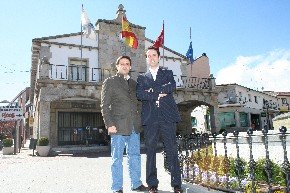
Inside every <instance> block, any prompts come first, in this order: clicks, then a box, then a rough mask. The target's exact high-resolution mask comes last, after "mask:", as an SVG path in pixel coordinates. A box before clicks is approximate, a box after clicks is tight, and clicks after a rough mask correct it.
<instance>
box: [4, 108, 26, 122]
mask: <svg viewBox="0 0 290 193" xmlns="http://www.w3.org/2000/svg"><path fill="white" fill-rule="evenodd" d="M23 118H24V116H23V110H22V108H21V107H13V106H3V107H0V121H17V120H21V119H23Z"/></svg>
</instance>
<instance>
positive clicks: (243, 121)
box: [240, 112, 249, 127]
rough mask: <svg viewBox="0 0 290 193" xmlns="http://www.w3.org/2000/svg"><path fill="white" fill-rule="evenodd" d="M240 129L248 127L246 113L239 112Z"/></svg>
mask: <svg viewBox="0 0 290 193" xmlns="http://www.w3.org/2000/svg"><path fill="white" fill-rule="evenodd" d="M240 125H241V127H249V119H248V113H244V112H240Z"/></svg>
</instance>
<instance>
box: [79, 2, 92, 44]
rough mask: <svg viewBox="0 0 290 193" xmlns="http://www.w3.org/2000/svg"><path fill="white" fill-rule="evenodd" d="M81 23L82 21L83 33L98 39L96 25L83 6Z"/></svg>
mask: <svg viewBox="0 0 290 193" xmlns="http://www.w3.org/2000/svg"><path fill="white" fill-rule="evenodd" d="M81 23H82V31H83V34H85V35H86V37H87V38H90V39H94V40H95V39H96V33H95V28H94V25H93V24H92V23H91V21H90V19H89V17H88V14H87V12H86V11H85V10H84V8H82V14H81Z"/></svg>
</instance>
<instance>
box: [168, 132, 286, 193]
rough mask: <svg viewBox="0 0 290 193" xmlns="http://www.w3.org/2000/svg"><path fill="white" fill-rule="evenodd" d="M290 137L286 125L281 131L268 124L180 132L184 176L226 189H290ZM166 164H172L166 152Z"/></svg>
mask: <svg viewBox="0 0 290 193" xmlns="http://www.w3.org/2000/svg"><path fill="white" fill-rule="evenodd" d="M289 137H290V133H287V129H286V128H285V127H281V128H280V129H279V132H277V133H273V132H271V133H269V132H268V130H267V129H266V128H265V129H263V130H262V131H261V132H260V131H259V132H258V131H257V132H255V133H254V132H253V130H252V129H249V130H248V131H247V132H243V133H242V132H241V133H239V132H238V131H235V132H234V133H232V134H231V135H230V134H228V133H227V132H226V131H225V132H223V133H222V135H217V134H216V133H214V134H212V135H209V134H207V133H203V134H190V135H184V136H178V137H177V143H178V150H179V160H180V166H181V171H182V177H183V180H185V181H187V182H190V183H198V184H201V185H203V186H207V187H209V188H212V189H219V190H224V191H226V192H239V191H241V192H287V193H290V164H289V161H288V156H289V155H288V156H287V147H290V145H289V141H290V138H289ZM287 142H288V145H287ZM270 155H272V156H273V155H274V156H273V157H271V158H272V159H270ZM273 159H274V160H275V161H276V162H277V163H275V161H273ZM164 167H165V169H166V168H168V165H167V162H166V153H164ZM279 172H280V173H279ZM261 179H262V180H261ZM277 183H278V184H277ZM279 183H280V185H279ZM281 184H283V185H281ZM263 189H264V190H263Z"/></svg>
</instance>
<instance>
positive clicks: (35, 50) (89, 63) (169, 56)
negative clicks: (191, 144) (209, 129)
mask: <svg viewBox="0 0 290 193" xmlns="http://www.w3.org/2000/svg"><path fill="white" fill-rule="evenodd" d="M124 14H125V10H124V7H123V6H122V5H120V6H119V7H118V11H117V15H116V18H115V19H113V20H106V19H99V20H98V21H97V22H96V24H95V27H96V38H95V39H90V38H87V37H86V36H82V34H81V33H71V34H64V35H57V36H50V37H43V38H35V39H33V40H32V67H31V69H32V70H31V95H30V102H31V104H33V110H32V114H33V118H34V122H33V129H34V130H33V131H34V134H33V135H34V137H35V138H38V137H42V136H45V137H48V138H49V139H50V145H51V146H52V147H58V146H67V145H81V144H84V143H86V144H87V145H90V144H91V145H106V138H107V136H106V133H107V132H106V131H105V129H106V128H105V126H104V122H103V118H102V115H101V109H100V93H101V86H102V82H103V80H105V78H107V77H109V76H112V75H114V74H115V73H116V71H115V64H114V63H115V60H116V59H117V58H118V57H119V56H120V55H128V56H130V57H131V59H132V70H131V74H130V75H131V77H132V78H133V79H136V78H137V76H138V75H139V73H141V72H145V71H147V65H146V60H145V49H146V48H147V47H149V46H151V45H153V41H152V40H150V39H148V38H146V37H145V27H142V26H139V25H135V24H130V26H131V27H132V30H133V32H134V33H135V34H136V36H137V37H138V43H139V46H138V48H137V49H130V48H129V47H128V46H126V45H125V44H124V42H123V41H122V40H121V39H120V32H121V18H122V16H123V15H124ZM81 42H82V43H81ZM201 61H207V63H205V66H204V68H207V70H205V74H206V77H203V76H199V77H190V76H191V75H192V74H191V71H189V69H191V68H194V63H193V64H192V65H193V66H192V67H190V68H189V66H190V65H189V64H188V61H187V59H186V58H185V56H183V55H182V54H179V53H178V52H175V51H174V50H172V49H169V48H167V47H164V56H161V62H160V65H161V66H163V67H165V68H168V69H170V70H172V71H173V73H174V76H175V80H176V82H177V90H176V92H175V93H174V97H175V99H176V102H177V104H178V107H179V109H180V112H181V115H182V117H183V119H182V122H181V123H180V124H179V126H178V129H179V131H180V132H184V133H186V132H191V121H190V112H191V111H192V109H194V108H195V107H196V106H198V105H200V104H206V105H208V106H210V109H211V115H212V119H211V125H212V126H213V129H216V128H218V126H216V125H217V124H218V122H217V119H216V116H215V115H216V109H217V100H215V99H217V92H216V91H215V79H214V78H213V77H210V76H209V71H210V69H209V63H208V58H207V56H206V54H203V55H202V56H201V57H200V58H198V59H197V60H196V61H195V62H196V63H200V62H201Z"/></svg>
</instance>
